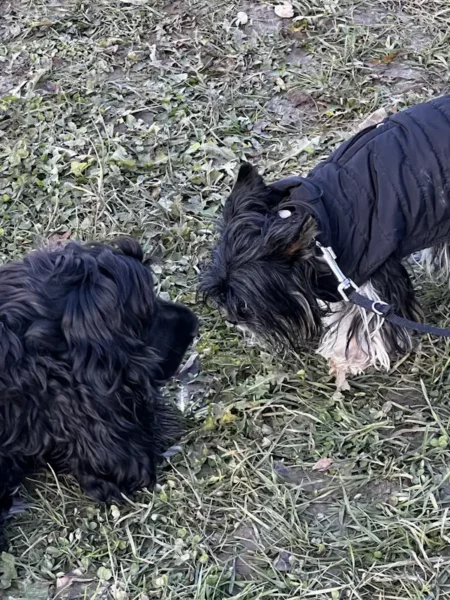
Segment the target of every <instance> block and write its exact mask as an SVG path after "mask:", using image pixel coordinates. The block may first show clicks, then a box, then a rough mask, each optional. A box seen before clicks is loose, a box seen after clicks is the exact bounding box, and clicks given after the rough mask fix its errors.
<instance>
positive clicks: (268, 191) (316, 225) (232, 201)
mask: <svg viewBox="0 0 450 600" xmlns="http://www.w3.org/2000/svg"><path fill="white" fill-rule="evenodd" d="M220 236H221V237H220V241H219V243H218V245H217V247H216V248H215V251H214V255H213V260H212V264H211V265H210V267H209V268H208V269H207V270H206V272H205V273H204V274H203V279H202V282H201V287H200V289H201V290H202V292H203V293H204V295H205V297H206V298H211V299H212V300H213V301H214V302H215V304H217V305H218V306H219V307H221V308H222V309H223V310H224V312H225V315H226V317H227V318H228V320H230V321H231V322H233V323H235V324H238V325H240V326H242V327H244V328H245V329H247V330H250V331H251V332H252V333H253V334H256V336H258V337H260V338H263V339H265V340H268V341H269V342H271V343H273V344H274V345H275V346H276V347H279V346H283V347H286V346H289V347H291V348H294V349H298V348H301V347H302V346H305V345H309V344H310V343H311V342H313V341H314V342H315V341H317V342H318V344H319V350H318V352H319V353H320V354H321V355H322V356H324V357H326V358H327V359H328V360H329V362H330V372H331V373H332V374H335V375H336V377H337V384H338V387H340V388H345V387H347V386H348V384H347V383H346V375H347V374H357V373H360V372H362V371H364V370H365V369H366V368H367V367H368V366H369V365H372V366H375V367H383V368H385V369H388V368H389V366H390V359H391V357H392V356H394V355H397V354H399V353H400V354H403V353H406V352H408V351H410V350H411V349H413V347H414V346H415V343H416V337H414V336H412V335H411V333H410V332H409V330H407V329H405V328H403V327H397V326H395V325H392V324H391V323H389V322H387V321H385V320H384V318H383V316H382V314H381V313H379V314H374V313H373V312H366V311H365V310H363V309H361V308H360V307H358V306H355V305H354V304H351V303H349V302H347V301H346V300H347V299H346V298H345V296H344V297H343V296H342V295H341V294H340V293H339V291H338V281H337V279H336V278H335V276H334V275H333V272H332V270H331V269H330V264H329V262H327V260H325V257H324V252H323V248H331V249H332V250H333V251H334V254H335V256H336V262H337V265H338V267H340V269H341V271H343V273H344V274H345V276H346V277H347V278H350V279H351V280H353V281H352V283H354V284H355V287H356V285H357V286H360V288H359V289H360V293H361V294H364V295H365V296H366V297H368V298H369V299H370V300H371V301H374V302H380V301H382V302H385V303H388V304H389V305H391V306H392V307H393V308H394V309H395V311H396V313H398V314H400V315H401V316H403V317H404V318H407V319H409V320H410V321H416V322H419V321H421V319H422V310H421V308H420V306H419V303H418V301H417V299H416V297H415V294H414V290H413V286H412V283H411V280H410V276H409V274H408V271H407V269H406V268H405V266H404V264H403V262H402V261H403V259H405V258H406V257H408V256H409V255H411V254H413V253H416V252H417V251H422V252H421V258H422V260H423V262H424V263H425V265H426V267H427V270H428V271H429V273H433V274H434V275H437V276H438V277H439V278H441V279H445V280H446V281H448V276H449V273H450V268H449V265H450V251H449V245H448V241H449V240H450V96H445V97H442V98H439V99H437V100H434V101H431V102H428V103H425V104H420V105H417V106H415V107H412V108H410V109H408V110H405V111H403V112H399V113H397V114H395V115H392V116H391V117H389V118H387V119H385V120H384V121H383V122H382V123H380V124H378V125H375V126H373V127H370V128H367V129H365V130H363V131H362V132H360V133H358V134H357V135H356V136H354V137H353V138H351V139H349V140H348V141H347V142H345V143H344V144H342V145H341V146H340V147H339V148H338V149H337V150H336V151H335V152H334V153H333V154H332V155H331V156H330V157H329V158H328V159H327V160H326V161H324V162H322V163H320V164H319V165H318V166H317V167H315V168H314V169H313V170H312V171H311V172H310V173H309V175H308V176H307V177H306V178H302V177H290V178H288V179H284V180H281V181H279V182H276V183H274V184H272V185H266V184H265V183H264V181H263V179H262V178H261V177H260V176H259V175H258V173H257V172H256V170H255V169H254V168H253V167H252V166H251V165H248V164H244V165H243V166H242V167H241V169H240V171H239V175H238V178H237V181H236V184H235V186H234V188H233V190H232V193H231V195H230V197H229V198H228V200H227V202H226V204H225V208H224V213H223V220H222V223H221V226H220ZM318 242H319V243H318Z"/></svg>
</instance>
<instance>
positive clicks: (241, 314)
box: [237, 304, 250, 320]
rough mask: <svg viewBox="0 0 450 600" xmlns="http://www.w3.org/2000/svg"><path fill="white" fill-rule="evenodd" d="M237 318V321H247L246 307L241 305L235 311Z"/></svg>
mask: <svg viewBox="0 0 450 600" xmlns="http://www.w3.org/2000/svg"><path fill="white" fill-rule="evenodd" d="M237 316H238V318H239V319H241V320H242V319H247V318H248V317H249V316H250V310H249V308H248V306H246V305H244V304H242V305H241V306H239V307H238V309H237Z"/></svg>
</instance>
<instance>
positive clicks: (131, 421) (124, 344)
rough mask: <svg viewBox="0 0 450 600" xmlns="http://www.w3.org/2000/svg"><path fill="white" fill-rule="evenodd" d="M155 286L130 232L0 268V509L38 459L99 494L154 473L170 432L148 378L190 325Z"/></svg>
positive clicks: (174, 422) (176, 428) (170, 370)
mask: <svg viewBox="0 0 450 600" xmlns="http://www.w3.org/2000/svg"><path fill="white" fill-rule="evenodd" d="M197 327H198V324H197V318H196V317H195V315H194V314H193V313H192V312H191V311H190V310H189V309H188V308H186V307H184V306H181V305H179V304H174V303H171V302H165V301H163V300H161V299H159V298H157V297H156V296H155V292H154V285H153V278H152V272H151V270H150V268H148V266H146V265H145V264H144V263H143V253H142V250H141V247H140V245H139V244H138V243H137V242H136V241H135V240H128V239H127V240H119V241H118V242H117V243H116V244H115V246H114V247H111V246H107V245H100V244H91V245H80V244H76V243H70V244H68V245H66V246H65V247H63V248H61V249H57V250H53V251H43V250H41V251H37V252H34V253H31V254H29V255H28V256H27V257H26V258H25V259H24V260H23V262H14V263H10V264H7V265H5V266H2V267H1V268H0V510H2V509H3V511H4V512H5V511H6V510H8V508H9V506H10V503H11V493H12V491H13V490H14V488H16V487H17V486H18V485H19V484H20V483H21V481H22V479H23V477H24V475H26V474H27V473H31V472H35V471H37V470H38V469H40V468H42V467H45V465H46V464H47V463H48V464H50V465H51V467H52V468H53V469H54V470H55V471H56V472H57V473H70V474H72V475H73V476H74V477H75V478H76V479H77V480H78V482H79V484H80V486H81V487H82V489H83V490H84V491H85V492H86V493H87V494H88V495H89V496H91V497H92V498H94V499H96V500H98V501H114V502H120V501H121V499H122V494H125V495H129V494H131V493H132V492H134V491H135V490H137V489H139V488H143V487H151V486H153V485H154V483H155V481H156V472H157V465H158V463H159V462H160V460H161V458H162V457H161V455H162V454H163V452H164V451H165V450H167V448H168V447H169V446H170V445H171V444H172V443H173V441H174V440H176V439H177V437H179V435H180V434H181V432H182V422H181V419H180V415H179V414H178V412H177V410H176V409H174V408H172V407H170V406H169V405H168V404H167V403H165V402H164V401H163V399H162V398H161V396H160V394H159V392H158V384H159V383H162V382H163V381H165V380H166V379H168V378H169V377H171V376H172V375H173V374H174V373H175V372H176V370H177V369H178V367H179V365H180V362H181V360H182V358H183V355H184V353H185V351H186V350H187V348H188V346H189V344H190V343H191V341H192V340H193V338H194V336H195V335H196V332H197Z"/></svg>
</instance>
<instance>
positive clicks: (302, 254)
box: [200, 163, 421, 353]
mask: <svg viewBox="0 0 450 600" xmlns="http://www.w3.org/2000/svg"><path fill="white" fill-rule="evenodd" d="M283 209H289V211H290V213H292V215H291V216H290V217H289V218H288V219H283V218H281V217H280V216H279V211H281V210H283ZM219 233H220V239H219V242H218V244H217V246H216V247H215V249H214V253H213V259H212V263H211V264H210V265H209V267H208V268H207V269H205V271H204V272H203V274H202V277H201V282H200V291H201V292H202V293H203V295H204V297H205V299H206V300H208V299H210V300H212V301H213V302H214V303H215V304H216V305H218V306H219V307H220V308H222V309H223V310H224V311H225V313H226V318H227V319H228V320H229V321H230V322H232V323H235V324H240V325H242V326H244V327H245V328H247V329H249V330H250V331H252V332H253V333H255V334H256V335H257V337H258V338H261V339H264V340H266V341H267V342H269V343H270V344H271V345H272V346H275V347H276V348H282V347H290V348H293V349H294V350H298V349H300V348H304V347H307V346H309V345H311V343H312V342H317V341H318V339H319V338H320V336H321V335H322V333H323V321H322V319H323V317H324V316H325V314H326V307H324V305H323V303H322V304H321V303H320V302H319V300H322V301H324V302H325V303H327V302H337V301H340V300H341V298H340V296H339V295H338V294H337V291H336V288H337V285H336V279H335V277H334V276H333V275H332V273H331V271H330V270H329V268H328V266H327V265H326V264H325V263H324V262H323V261H322V260H321V258H320V256H319V251H318V250H317V248H316V245H315V236H316V234H317V226H316V222H315V220H314V219H313V218H312V217H310V216H306V217H305V216H304V211H303V210H302V206H301V205H300V204H299V205H298V206H296V205H295V201H293V200H292V198H290V197H289V196H288V189H283V188H277V186H276V185H266V184H265V183H264V181H263V179H262V177H261V176H260V175H259V174H258V173H257V171H256V169H254V168H253V167H252V166H251V165H249V164H246V163H244V164H243V165H242V166H241V168H240V170H239V174H238V177H237V180H236V183H235V186H234V188H233V190H232V192H231V195H230V197H229V198H228V199H227V201H226V203H225V207H224V212H223V219H222V222H221V223H220V225H219ZM371 282H372V283H373V284H374V285H375V287H376V289H377V290H378V291H379V292H380V294H381V296H382V297H383V299H385V301H386V302H389V303H391V304H392V306H393V307H394V308H395V309H396V310H397V311H398V313H399V314H401V315H403V316H404V317H406V318H408V319H413V320H418V319H420V318H421V310H420V307H419V304H418V302H417V300H416V299H415V296H414V291H413V287H412V284H411V281H410V279H409V276H408V273H407V271H406V269H405V268H404V267H403V265H402V264H401V262H400V261H399V260H396V259H390V260H388V261H387V262H386V263H385V264H384V265H382V267H381V268H380V269H378V271H376V272H375V273H374V275H373V276H372V278H371ZM359 329H362V320H361V319H360V318H355V321H354V323H353V325H352V327H351V328H350V330H349V340H350V338H351V337H353V336H355V337H356V339H358V336H359V335H360V334H361V335H362V334H363V332H362V331H359ZM383 336H384V343H385V345H386V347H387V349H388V350H389V351H390V352H392V353H397V352H405V351H407V350H410V349H411V348H410V346H411V338H410V336H409V335H408V333H407V332H406V331H404V330H402V329H399V328H394V327H393V326H390V325H388V324H387V325H386V326H385V327H384V329H383Z"/></svg>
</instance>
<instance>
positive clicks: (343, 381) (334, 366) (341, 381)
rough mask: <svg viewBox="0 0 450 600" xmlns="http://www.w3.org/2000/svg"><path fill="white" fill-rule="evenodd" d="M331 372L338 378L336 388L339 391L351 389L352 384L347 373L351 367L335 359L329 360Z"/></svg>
mask: <svg viewBox="0 0 450 600" xmlns="http://www.w3.org/2000/svg"><path fill="white" fill-rule="evenodd" d="M328 372H329V374H330V375H331V376H332V377H334V378H335V380H336V389H337V391H338V392H347V391H348V390H350V385H349V383H348V381H347V374H348V373H349V369H348V368H347V367H346V366H345V365H343V364H342V363H340V364H339V363H338V362H336V361H334V360H330V362H329V371H328Z"/></svg>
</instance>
